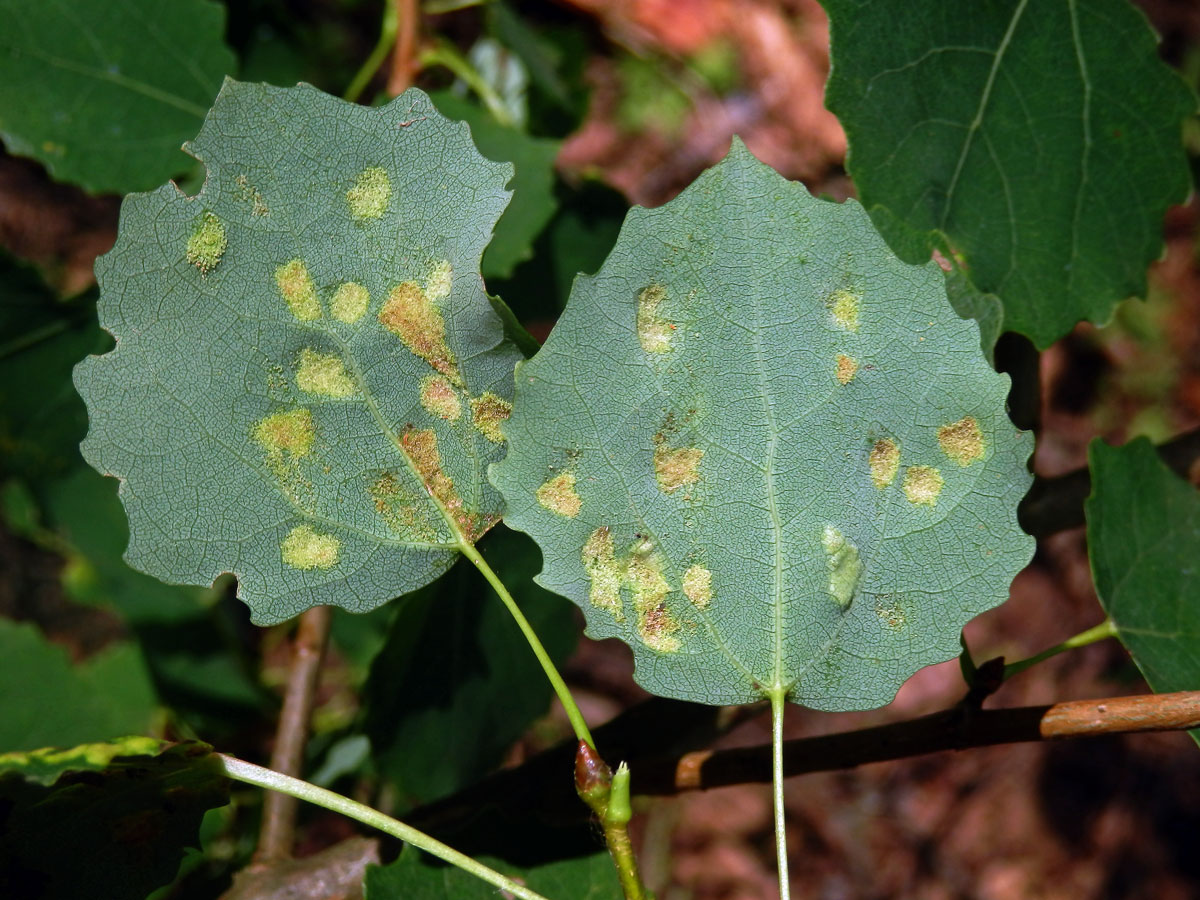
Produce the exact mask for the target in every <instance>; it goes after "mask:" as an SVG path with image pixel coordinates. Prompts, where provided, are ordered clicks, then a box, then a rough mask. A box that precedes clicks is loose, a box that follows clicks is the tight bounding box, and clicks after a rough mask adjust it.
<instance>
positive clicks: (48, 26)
mask: <svg viewBox="0 0 1200 900" xmlns="http://www.w3.org/2000/svg"><path fill="white" fill-rule="evenodd" d="M0 22H3V23H4V27H3V28H0V137H2V138H3V139H4V143H5V145H6V146H7V148H8V150H9V152H10V153H16V154H20V155H22V156H31V157H33V158H34V159H36V160H38V161H39V162H40V163H42V164H43V165H45V166H46V167H47V168H48V169H49V170H50V172H51V173H52V174H53V175H54V176H55V177H56V178H60V179H62V180H64V181H70V182H74V183H76V184H80V185H82V186H83V187H85V188H87V189H88V190H91V191H115V192H122V193H123V192H125V191H131V190H145V189H147V188H150V187H153V186H154V185H156V184H159V183H160V182H162V181H163V180H164V179H166V178H169V177H171V176H172V175H175V174H178V173H179V172H180V171H182V170H184V169H186V168H187V165H188V159H187V157H186V156H184V155H183V154H182V153H180V152H179V145H180V144H182V143H183V142H184V140H186V139H187V137H188V136H189V135H191V134H195V132H196V128H197V127H198V126H199V125H200V123H201V121H202V120H203V119H204V111H205V110H206V109H207V108H208V105H209V103H210V102H211V101H212V98H213V95H214V94H216V92H217V89H218V88H220V86H221V79H222V78H223V77H224V76H225V75H227V74H228V73H230V72H232V71H233V67H234V63H235V60H234V56H233V53H232V52H230V50H229V48H228V47H226V46H225V44H224V42H223V41H222V35H223V33H224V31H225V11H224V8H223V7H222V6H221V5H219V4H217V3H212V2H209V0H173V2H171V3H160V2H158V0H123V2H121V3H110V2H104V0H85V2H80V0H41V2H38V3H26V2H23V0H0Z"/></svg>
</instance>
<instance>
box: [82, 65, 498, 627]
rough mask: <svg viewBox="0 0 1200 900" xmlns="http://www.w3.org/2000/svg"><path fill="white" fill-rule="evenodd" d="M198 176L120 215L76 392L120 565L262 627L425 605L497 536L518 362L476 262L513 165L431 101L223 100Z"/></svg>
mask: <svg viewBox="0 0 1200 900" xmlns="http://www.w3.org/2000/svg"><path fill="white" fill-rule="evenodd" d="M189 152H191V153H192V154H193V155H195V156H196V157H197V158H198V159H200V160H201V161H202V162H204V163H205V165H206V166H207V170H208V177H207V180H206V182H205V185H204V188H203V190H202V191H201V192H200V193H199V194H198V195H197V196H195V197H186V196H184V195H183V194H181V193H180V192H179V191H178V190H176V189H175V188H174V187H173V186H169V185H168V186H165V187H162V188H159V189H158V190H157V191H155V192H153V193H150V194H136V195H132V196H130V197H128V198H127V199H126V201H125V204H124V205H123V207H122V213H121V228H120V234H119V236H118V239H117V243H116V246H115V247H114V248H113V250H112V252H111V253H109V254H108V255H106V256H105V257H103V258H101V260H99V262H98V263H97V266H96V271H97V277H98V279H99V282H100V286H101V300H100V307H99V313H100V320H101V324H102V325H103V327H105V328H106V329H108V330H109V331H110V332H112V333H113V335H114V336H115V337H116V339H117V346H116V349H115V350H113V351H112V352H111V353H109V354H107V355H105V356H101V357H92V358H90V359H88V360H85V361H84V362H83V363H81V364H80V366H79V368H78V369H77V370H76V384H77V387H78V388H79V391H80V393H81V394H82V395H83V397H84V399H85V400H86V401H87V404H88V409H89V413H90V416H91V431H90V432H89V435H88V438H87V440H86V441H85V442H84V444H83V450H84V455H85V456H86V457H87V459H88V461H89V462H90V463H92V465H94V466H95V467H96V468H97V469H99V470H100V471H101V472H104V473H105V474H110V475H116V476H117V477H119V478H120V479H121V480H122V487H121V499H122V501H123V502H124V504H125V509H126V512H127V514H128V515H129V519H130V530H131V537H130V545H129V550H128V552H127V555H126V558H127V559H128V560H129V562H130V563H131V564H132V565H134V566H135V567H137V568H139V569H142V570H143V571H146V572H148V573H150V574H152V575H155V576H157V577H159V578H161V579H163V580H165V581H170V582H175V583H184V584H208V583H210V582H211V581H212V580H213V579H214V578H215V577H217V576H218V575H219V574H221V573H222V572H225V571H230V572H233V573H234V574H235V575H236V576H237V577H238V580H239V595H240V596H241V597H242V599H243V600H245V601H246V602H247V603H248V604H249V605H250V606H251V608H252V610H253V615H254V619H255V621H257V622H260V623H268V622H275V621H280V620H283V619H286V618H289V617H290V616H293V615H295V614H297V613H299V612H301V611H303V610H304V609H306V608H308V607H310V606H314V605H317V604H333V605H337V606H341V607H343V608H346V609H349V610H352V611H363V610H367V609H371V608H373V607H375V606H378V605H380V604H381V603H384V602H386V601H387V600H388V599H390V598H391V597H394V596H397V595H399V594H402V593H405V592H407V591H410V590H414V589H416V588H418V587H420V586H422V585H424V584H427V583H428V582H430V581H432V580H433V579H434V578H436V577H437V576H438V575H440V574H441V573H442V572H444V571H445V570H446V569H447V568H448V567H449V565H450V564H451V563H452V562H453V561H454V559H455V555H456V553H457V548H458V546H459V544H458V541H459V540H460V539H461V538H465V539H467V540H473V539H475V538H476V537H478V536H479V535H480V534H482V533H483V532H485V531H486V530H487V529H488V527H490V526H491V524H492V523H494V522H495V521H496V520H497V519H498V517H499V514H500V498H499V496H498V495H497V493H496V492H495V491H494V490H493V489H492V488H491V487H490V486H489V485H488V484H487V481H486V479H485V477H484V473H485V471H486V467H487V465H488V463H489V462H491V461H493V460H494V459H496V458H498V456H499V455H501V454H502V452H503V444H502V436H501V432H500V429H499V426H500V424H501V422H502V420H503V418H504V417H505V416H506V415H507V412H508V401H509V399H510V398H511V394H512V369H513V366H514V364H515V362H516V360H517V359H519V358H520V354H519V353H518V352H517V351H516V350H515V349H514V348H513V347H512V346H511V345H509V344H507V343H504V342H503V340H502V332H501V326H500V322H499V319H498V318H497V317H496V315H495V314H494V313H493V312H492V309H491V306H490V305H489V303H488V301H487V298H486V296H485V294H484V292H483V285H482V281H481V279H480V276H479V257H480V254H481V253H482V250H483V248H484V246H485V245H486V243H487V241H488V239H489V237H490V235H491V230H492V227H493V225H494V224H495V221H496V219H497V218H498V217H499V215H500V214H501V212H502V211H503V209H504V206H505V204H506V202H507V200H508V196H509V195H508V192H507V191H505V190H504V184H505V182H506V181H507V180H508V178H509V176H510V175H511V167H509V166H507V165H500V164H496V163H491V162H489V161H487V160H485V159H483V158H482V157H481V156H479V154H478V153H477V152H476V150H475V148H474V146H473V145H472V144H471V141H470V137H469V134H468V131H467V128H466V126H464V125H462V124H461V123H452V122H449V121H448V120H446V119H444V118H442V117H441V116H440V115H439V114H438V113H437V112H436V110H434V109H433V107H432V105H431V104H430V102H429V99H428V98H427V97H426V96H425V95H424V94H422V93H421V92H419V91H416V90H414V91H410V92H408V93H406V94H404V95H403V96H401V97H398V98H397V99H396V100H394V101H393V102H392V103H390V104H389V105H387V106H385V107H382V108H377V109H370V108H366V107H358V106H354V105H352V104H348V103H344V102H342V101H340V100H337V99H336V98H333V97H330V96H328V95H325V94H322V93H321V92H319V91H317V90H316V89H314V88H311V87H308V86H305V85H301V86H298V87H295V88H288V89H281V88H273V87H269V86H266V85H253V84H239V83H237V82H232V81H230V82H227V83H226V85H225V87H224V88H223V89H222V91H221V94H220V96H219V97H218V98H217V101H216V104H215V105H214V107H213V110H212V112H211V113H210V115H209V117H208V119H207V120H206V122H205V125H204V128H203V129H202V131H201V132H200V135H199V137H198V138H197V139H196V141H195V142H194V143H193V144H192V145H190V147H189Z"/></svg>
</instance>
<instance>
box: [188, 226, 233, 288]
mask: <svg viewBox="0 0 1200 900" xmlns="http://www.w3.org/2000/svg"><path fill="white" fill-rule="evenodd" d="M228 246H229V238H228V237H227V236H226V234H225V226H224V225H222V224H221V220H220V219H218V218H217V217H216V216H215V215H213V214H212V213H210V212H206V213H205V214H204V216H203V217H202V218H201V219H200V222H199V223H198V224H197V225H196V228H195V230H194V231H193V232H192V236H191V237H189V238H188V242H187V250H186V256H187V261H188V262H190V263H191V264H192V265H193V266H195V267H196V268H197V269H199V270H200V271H201V273H203V274H205V275H207V274H208V273H209V272H211V271H212V270H213V269H215V268H216V267H217V264H218V263H220V262H221V257H222V256H224V255H225V250H226V248H227V247H228Z"/></svg>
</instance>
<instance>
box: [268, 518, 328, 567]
mask: <svg viewBox="0 0 1200 900" xmlns="http://www.w3.org/2000/svg"><path fill="white" fill-rule="evenodd" d="M341 547H342V542H341V541H339V540H338V539H337V538H335V537H334V536H333V535H331V534H320V533H319V532H316V531H313V530H312V529H311V528H309V527H308V526H307V525H300V526H298V527H296V528H293V529H292V530H291V531H289V532H288V535H287V537H285V538H284V539H283V544H282V545H281V546H280V550H281V551H282V554H283V561H284V562H285V563H287V564H288V565H289V566H291V567H292V568H294V569H331V568H333V567H334V566H335V565H337V561H338V553H339V552H340V550H341Z"/></svg>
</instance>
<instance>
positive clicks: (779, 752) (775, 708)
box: [770, 690, 791, 900]
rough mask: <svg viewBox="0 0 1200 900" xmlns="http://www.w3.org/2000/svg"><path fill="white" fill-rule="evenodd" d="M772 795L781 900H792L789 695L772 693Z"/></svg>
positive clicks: (779, 692)
mask: <svg viewBox="0 0 1200 900" xmlns="http://www.w3.org/2000/svg"><path fill="white" fill-rule="evenodd" d="M770 699H771V793H772V796H773V799H774V806H775V857H776V867H777V869H778V870H779V900H791V887H790V883H789V881H788V855H787V831H786V830H785V826H786V821H785V817H784V809H783V711H784V708H785V707H786V706H787V693H786V692H785V691H782V690H775V691H772V692H771V695H770Z"/></svg>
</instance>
